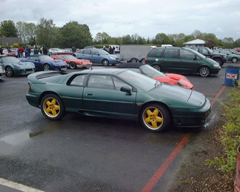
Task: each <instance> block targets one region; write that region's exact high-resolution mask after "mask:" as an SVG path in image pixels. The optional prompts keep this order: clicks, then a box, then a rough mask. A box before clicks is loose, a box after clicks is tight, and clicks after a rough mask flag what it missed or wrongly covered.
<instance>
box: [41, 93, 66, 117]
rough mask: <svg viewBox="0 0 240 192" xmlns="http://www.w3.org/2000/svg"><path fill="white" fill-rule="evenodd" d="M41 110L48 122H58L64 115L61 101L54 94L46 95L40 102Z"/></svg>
mask: <svg viewBox="0 0 240 192" xmlns="http://www.w3.org/2000/svg"><path fill="white" fill-rule="evenodd" d="M41 110H42V113H43V115H44V116H45V117H47V118H48V119H50V120H59V119H61V118H62V117H63V116H64V115H65V108H64V106H63V103H62V101H61V99H60V98H59V97H58V96H57V95H55V94H47V95H45V96H44V97H43V98H42V100H41Z"/></svg>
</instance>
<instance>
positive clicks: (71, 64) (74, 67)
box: [69, 62, 77, 69]
mask: <svg viewBox="0 0 240 192" xmlns="http://www.w3.org/2000/svg"><path fill="white" fill-rule="evenodd" d="M69 67H70V69H76V68H77V66H76V63H74V62H70V63H69Z"/></svg>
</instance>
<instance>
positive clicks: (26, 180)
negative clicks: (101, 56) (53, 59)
mask: <svg viewBox="0 0 240 192" xmlns="http://www.w3.org/2000/svg"><path fill="white" fill-rule="evenodd" d="M229 64H231V63H226V64H225V65H224V67H223V68H222V69H221V71H220V72H219V74H218V75H212V76H210V77H207V78H203V77H200V76H197V75H188V76H187V78H188V79H189V80H190V81H191V82H192V83H193V84H194V89H195V90H196V91H199V92H202V93H204V94H205V96H206V97H207V98H208V99H209V100H210V101H211V103H212V113H211V115H210V116H209V118H208V121H207V123H206V126H205V128H204V129H203V130H201V131H207V130H208V129H211V126H212V124H213V123H214V117H215V115H216V114H217V113H218V108H219V106H221V102H224V101H225V100H226V99H227V93H228V92H229V91H231V89H232V87H227V86H225V85H224V80H225V70H226V66H227V65H229ZM231 65H232V64H231ZM234 65H237V66H238V65H239V66H240V63H237V64H234ZM94 67H102V66H101V65H94ZM76 70H78V69H76ZM71 71H72V70H70V69H68V72H71ZM27 89H28V83H27V78H26V77H25V76H23V77H11V78H5V80H4V81H1V82H0V90H1V91H0V98H1V102H0V107H1V110H0V170H1V171H0V178H2V179H5V180H8V181H12V182H16V183H19V184H22V185H25V186H28V187H31V188H35V189H39V190H42V191H47V192H56V191H58V192H70V191H74V192H76V191H83V192H84V191H168V190H169V188H170V187H171V184H172V183H173V182H174V180H173V179H172V178H173V176H174V175H175V173H176V172H177V171H178V170H179V168H180V166H181V162H183V161H184V158H185V154H184V153H183V152H182V151H181V148H183V147H184V146H185V145H188V139H189V138H191V135H192V134H194V135H195V136H196V134H197V136H199V137H200V136H201V131H199V132H195V131H191V130H183V131H179V130H175V129H173V128H171V129H170V130H168V131H166V132H163V133H151V132H149V131H147V130H144V129H143V128H142V126H141V125H140V123H138V122H135V121H125V120H115V119H101V118H94V117H85V116H84V117H83V116H80V115H78V114H68V115H66V116H65V117H64V118H63V119H62V120H61V121H49V120H47V119H46V118H45V117H44V116H43V115H42V113H41V110H39V109H37V108H34V107H32V106H30V105H29V104H28V103H27V101H26V98H25V94H26V93H27ZM0 189H1V188H0Z"/></svg>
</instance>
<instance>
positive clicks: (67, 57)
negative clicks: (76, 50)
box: [64, 55, 77, 60]
mask: <svg viewBox="0 0 240 192" xmlns="http://www.w3.org/2000/svg"><path fill="white" fill-rule="evenodd" d="M64 58H65V59H67V60H70V59H77V58H76V57H73V56H72V55H66V56H64Z"/></svg>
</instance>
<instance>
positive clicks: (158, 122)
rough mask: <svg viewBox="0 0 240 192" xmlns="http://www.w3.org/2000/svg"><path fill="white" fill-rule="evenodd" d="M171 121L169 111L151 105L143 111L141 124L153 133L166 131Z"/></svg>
mask: <svg viewBox="0 0 240 192" xmlns="http://www.w3.org/2000/svg"><path fill="white" fill-rule="evenodd" d="M170 121H171V114H170V112H169V110H168V109H167V108H166V107H165V106H163V105H160V104H149V105H147V106H146V107H144V108H143V110H142V111H141V123H142V125H143V126H144V128H145V129H147V130H149V131H153V132H161V131H163V130H165V129H166V128H167V127H168V126H169V124H170Z"/></svg>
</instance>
